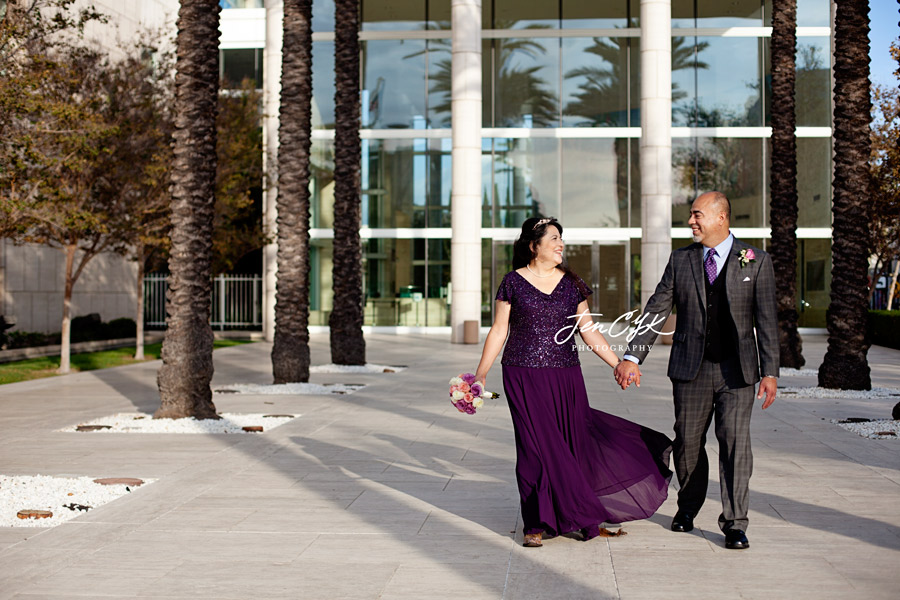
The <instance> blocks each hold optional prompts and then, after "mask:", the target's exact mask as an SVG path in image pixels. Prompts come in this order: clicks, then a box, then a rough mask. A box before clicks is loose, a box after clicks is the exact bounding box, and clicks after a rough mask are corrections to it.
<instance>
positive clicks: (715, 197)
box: [697, 191, 731, 223]
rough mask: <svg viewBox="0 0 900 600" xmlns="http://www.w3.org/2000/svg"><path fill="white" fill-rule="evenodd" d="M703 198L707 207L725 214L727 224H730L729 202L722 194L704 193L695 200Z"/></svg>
mask: <svg viewBox="0 0 900 600" xmlns="http://www.w3.org/2000/svg"><path fill="white" fill-rule="evenodd" d="M701 198H704V199H705V200H707V201H708V202H709V204H707V206H708V207H709V208H711V209H712V210H714V211H717V212H723V213H725V218H726V219H727V220H728V223H731V201H730V200H729V199H728V197H727V196H726V195H725V194H723V193H722V192H715V191H713V192H705V193H703V194H700V195H699V196H697V200H700V199H701Z"/></svg>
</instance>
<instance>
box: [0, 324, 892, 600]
mask: <svg viewBox="0 0 900 600" xmlns="http://www.w3.org/2000/svg"><path fill="white" fill-rule="evenodd" d="M367 348H368V356H369V359H370V360H371V361H372V362H377V363H383V364H398V365H408V366H409V367H410V368H409V369H407V370H406V371H403V372H402V373H398V374H377V375H324V374H321V375H314V376H313V377H312V380H313V381H314V382H341V383H347V382H363V383H366V384H368V386H367V387H366V388H365V389H363V390H361V391H358V392H356V393H354V394H352V395H346V396H330V397H321V396H319V397H316V396H275V397H272V396H268V397H265V396H244V395H217V396H216V404H217V406H218V408H219V410H222V411H226V412H266V413H272V412H277V413H295V414H297V413H299V414H302V417H301V418H299V419H296V420H294V421H292V422H291V423H289V424H287V425H284V426H282V427H279V428H277V429H274V430H272V431H270V432H267V433H265V434H263V435H206V436H204V435H149V434H145V435H138V434H89V433H57V432H55V431H54V430H56V429H58V428H61V427H64V426H67V425H71V424H75V423H79V422H85V421H89V420H90V419H92V418H96V417H101V416H105V415H110V414H113V413H116V412H123V411H133V410H136V409H138V410H144V411H153V410H154V409H155V408H156V406H157V403H158V397H157V391H156V384H155V375H156V369H157V367H158V363H155V362H154V363H146V364H141V365H133V366H129V367H122V368H117V369H109V370H106V371H100V372H91V373H80V374H75V375H71V376H68V377H60V378H53V379H46V380H40V381H32V382H25V383H21V384H12V385H6V386H2V387H0V431H2V436H0V473H4V474H10V475H16V474H20V475H33V474H45V475H70V476H73V475H77V476H84V475H88V476H94V477H108V476H123V477H141V478H157V479H158V481H157V482H155V483H153V484H152V485H149V486H147V487H146V488H143V489H140V490H138V491H136V492H135V493H133V494H130V495H128V496H126V497H123V498H121V499H119V500H116V501H114V502H112V503H110V504H107V505H105V506H103V507H100V508H98V509H95V510H93V511H91V512H90V513H86V514H84V515H82V516H80V517H78V518H77V519H75V520H73V521H70V522H68V523H65V524H63V525H60V526H58V527H56V528H52V529H26V528H17V529H12V528H7V529H2V528H0V599H5V598H31V599H36V598H76V597H82V598H84V597H88V598H126V597H129V598H130V597H135V596H141V597H144V596H150V597H158V598H217V599H219V598H303V599H327V600H331V599H338V598H360V599H375V598H384V599H388V598H410V599H427V598H452V597H455V598H471V599H480V598H491V599H499V598H527V599H531V598H552V599H554V600H559V599H562V598H600V599H603V598H629V599H631V598H633V599H641V600H642V599H647V598H690V599H697V598H737V597H741V598H765V599H767V600H769V599H772V598H791V599H795V598H840V599H842V600H846V599H847V598H897V597H898V591H897V590H898V586H900V570H898V565H900V528H898V525H897V524H898V521H900V441H875V440H869V439H864V438H862V437H859V436H857V435H855V434H853V433H851V432H848V431H845V430H843V429H841V428H839V427H837V426H835V425H833V424H831V423H830V422H829V421H828V419H830V418H835V417H841V418H843V417H848V416H863V417H885V416H888V415H889V414H890V407H891V405H892V404H893V403H894V402H895V400H896V399H893V400H889V401H888V400H881V401H868V402H861V401H845V400H835V399H828V400H812V399H796V398H794V399H787V398H785V399H780V400H778V401H776V404H775V405H774V406H773V407H772V408H771V409H769V410H767V411H765V412H763V411H760V410H757V411H756V414H755V415H754V420H753V426H752V428H753V444H754V453H755V467H756V469H755V473H754V476H753V479H752V480H751V508H752V510H751V513H750V519H751V526H750V529H749V531H748V536H749V538H750V541H751V548H750V549H749V550H746V551H733V550H726V549H725V548H724V538H723V536H722V534H721V533H720V532H719V531H718V529H717V527H716V517H717V516H718V513H719V507H718V506H717V504H718V484H717V483H714V482H716V481H717V477H718V475H717V473H716V472H715V467H713V473H712V474H711V479H712V482H711V485H710V487H709V501H708V503H707V505H706V506H705V507H704V510H703V511H702V512H701V514H700V515H699V517H698V525H699V527H698V528H697V529H695V530H694V531H693V532H692V533H689V534H678V533H672V532H671V531H669V530H668V525H669V522H670V520H671V517H672V515H673V514H674V512H675V502H674V495H675V494H674V487H673V488H672V490H671V492H672V493H671V495H670V496H671V497H670V498H669V500H668V501H667V502H666V503H665V504H664V505H663V507H662V508H661V509H660V511H659V513H658V514H657V515H655V516H654V517H653V518H651V519H648V520H646V521H640V522H635V523H628V524H626V525H625V527H624V528H625V530H626V531H627V532H628V535H627V536H625V537H620V538H614V539H609V540H605V539H595V540H593V541H591V542H589V543H583V542H580V541H577V540H576V539H569V538H565V537H562V538H559V539H553V540H549V541H547V542H546V543H545V544H544V547H543V548H541V549H528V548H523V547H522V546H521V538H522V534H521V521H520V516H519V514H518V499H517V492H516V486H515V477H514V462H515V454H514V441H513V433H512V429H511V425H510V419H509V413H508V410H507V408H506V405H505V402H502V401H500V402H495V403H492V404H490V405H489V406H488V407H486V408H484V409H483V410H482V411H480V412H479V414H477V415H475V416H466V415H462V414H459V413H458V412H456V410H455V409H453V408H452V407H451V406H450V404H449V402H447V401H446V400H445V394H446V386H445V382H446V380H447V379H448V378H449V377H451V376H453V375H455V374H457V373H459V372H461V371H465V370H472V369H474V368H475V365H476V363H477V359H478V357H479V355H480V347H474V346H458V345H450V344H449V343H448V342H447V341H446V340H445V339H444V337H443V336H412V335H410V336H390V335H370V336H368V345H367ZM804 349H805V352H806V356H807V359H808V361H809V365H810V366H812V367H816V366H817V365H818V364H819V363H820V362H821V357H822V356H823V354H824V351H825V344H824V339H822V338H809V339H807V340H806V344H805V348H804ZM269 351H270V346H269V345H268V344H263V343H258V344H251V345H246V346H239V347H234V348H228V349H223V350H218V351H216V354H215V356H216V377H215V381H214V384H224V383H234V382H254V383H269V382H270V375H269V363H268V360H269ZM667 353H668V348H667V347H664V346H660V347H658V348H657V349H655V350H654V351H653V352H652V353H651V355H650V358H649V365H648V366H647V367H646V368H645V370H644V372H645V376H644V380H643V384H642V386H641V388H640V389H639V390H636V389H634V388H632V389H631V390H628V391H627V392H622V391H621V390H618V391H617V390H616V389H614V387H613V381H612V375H611V373H610V371H609V369H608V367H605V365H602V364H601V363H600V362H599V360H596V359H595V358H592V356H584V357H583V362H584V363H585V373H586V378H587V381H588V389H589V392H590V394H591V399H592V403H593V405H594V406H595V407H596V408H599V409H602V410H605V411H608V412H612V413H614V414H617V415H620V416H623V417H626V418H629V419H633V420H637V421H639V422H641V423H644V424H646V425H649V426H651V427H654V428H657V429H659V430H661V431H665V432H667V433H671V428H672V407H671V386H670V384H669V382H668V380H667V379H666V378H665V366H666V361H667ZM870 360H871V363H872V367H873V377H874V383H875V384H876V385H878V386H895V387H900V352H898V351H893V350H886V349H883V348H878V347H876V348H873V349H872V351H871V352H870ZM313 362H314V364H322V363H327V362H329V356H328V350H327V336H325V335H317V336H314V337H313ZM499 378H500V372H499V361H498V365H496V367H495V369H494V371H492V372H491V377H490V378H489V380H488V384H489V385H488V387H489V389H490V388H491V387H495V388H499ZM814 381H815V379H814V378H812V377H805V378H801V377H794V378H789V377H785V378H783V379H782V381H781V383H782V385H809V384H813V383H814ZM270 402H274V404H269V403H270ZM711 437H712V436H711ZM709 450H710V454H711V462H713V463H714V464H715V462H716V459H715V453H716V447H715V444H714V443H712V444H711V445H710V448H709Z"/></svg>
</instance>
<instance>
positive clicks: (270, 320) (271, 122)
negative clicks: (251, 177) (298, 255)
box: [262, 0, 284, 342]
mask: <svg viewBox="0 0 900 600" xmlns="http://www.w3.org/2000/svg"><path fill="white" fill-rule="evenodd" d="M283 21H284V5H283V4H282V1H281V0H266V45H265V48H264V49H263V87H264V88H265V89H264V91H263V94H264V96H263V99H264V104H265V110H264V115H263V173H264V175H263V176H264V177H265V182H264V188H263V189H264V191H263V219H265V227H266V233H267V234H268V235H269V237H270V239H271V240H272V243H271V244H268V245H266V247H265V248H264V249H263V285H262V287H263V289H262V292H263V293H262V303H263V316H262V320H263V334H264V335H265V337H266V340H267V341H269V342H271V341H273V340H274V339H275V281H276V279H275V273H276V271H277V270H278V263H277V260H276V256H277V253H278V246H277V244H276V243H275V235H276V225H275V219H276V217H277V216H278V212H277V208H276V206H275V200H276V198H277V196H278V172H277V169H278V165H277V163H276V159H277V157H278V111H279V106H280V103H281V43H282V38H283V30H282V23H283Z"/></svg>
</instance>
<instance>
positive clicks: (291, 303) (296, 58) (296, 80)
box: [272, 0, 312, 383]
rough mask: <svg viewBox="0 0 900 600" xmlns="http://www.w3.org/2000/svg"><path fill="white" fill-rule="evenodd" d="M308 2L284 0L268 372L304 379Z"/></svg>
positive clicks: (309, 93)
mask: <svg viewBox="0 0 900 600" xmlns="http://www.w3.org/2000/svg"><path fill="white" fill-rule="evenodd" d="M311 25H312V2H311V0H284V44H283V50H282V59H281V108H280V110H279V119H280V121H279V126H278V196H277V200H276V204H277V207H278V219H277V224H278V260H277V264H278V272H277V274H276V280H277V282H276V291H275V337H274V345H273V346H272V374H273V376H274V379H275V383H292V382H304V381H309V151H310V143H311V137H310V136H311V129H312V29H311Z"/></svg>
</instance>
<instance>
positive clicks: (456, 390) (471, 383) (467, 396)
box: [450, 373, 500, 415]
mask: <svg viewBox="0 0 900 600" xmlns="http://www.w3.org/2000/svg"><path fill="white" fill-rule="evenodd" d="M499 397H500V394H495V393H494V392H489V391H487V390H485V389H484V386H483V385H481V382H480V381H475V375H473V374H472V373H461V374H459V375H457V376H456V377H454V378H453V379H451V380H450V404H452V405H453V406H455V407H456V410H458V411H459V412H463V413H466V414H468V415H474V414H475V411H476V410H477V409H479V408H481V407H482V406H484V398H492V399H493V398H499Z"/></svg>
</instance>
